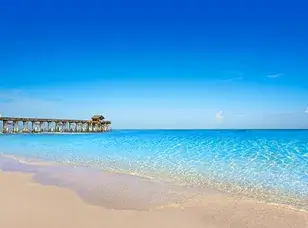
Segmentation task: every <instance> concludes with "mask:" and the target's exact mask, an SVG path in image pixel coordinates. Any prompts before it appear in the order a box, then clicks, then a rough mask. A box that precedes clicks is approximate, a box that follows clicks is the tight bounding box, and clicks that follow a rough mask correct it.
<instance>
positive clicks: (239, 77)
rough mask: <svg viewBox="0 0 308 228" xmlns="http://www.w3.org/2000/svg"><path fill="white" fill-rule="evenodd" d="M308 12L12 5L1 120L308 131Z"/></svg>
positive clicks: (197, 5)
mask: <svg viewBox="0 0 308 228" xmlns="http://www.w3.org/2000/svg"><path fill="white" fill-rule="evenodd" d="M307 4H308V3H305V2H304V1H292V2H291V3H290V2H289V3H285V2H284V1H276V0H275V1H270V2H268V1H258V2H257V3H247V1H202V2H201V1H193V0H192V1H168V0H165V1H153V2H149V1H133V0H131V1H119V0H114V1H91V0H88V1H79V2H78V1H67V0H63V1H49V0H45V1H32V0H28V1H17V0H12V1H5V2H2V3H1V8H0V77H1V83H0V113H1V114H2V115H4V116H29V117H30V116H31V117H32V116H34V117H35V116H36V117H56V118H64V117H67V118H85V119H88V118H89V117H90V116H91V115H92V114H95V113H102V114H103V115H104V116H105V117H106V118H107V119H110V120H112V121H113V127H114V128H308V109H306V107H307V104H308V67H307V66H308V65H307V63H308V42H307V40H308V29H307V28H308V15H307V13H306V9H307V7H308V5H307Z"/></svg>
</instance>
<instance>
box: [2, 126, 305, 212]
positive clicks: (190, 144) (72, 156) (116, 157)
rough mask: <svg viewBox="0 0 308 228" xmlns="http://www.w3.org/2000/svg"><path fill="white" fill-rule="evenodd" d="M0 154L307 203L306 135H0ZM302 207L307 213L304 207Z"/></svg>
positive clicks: (203, 132)
mask: <svg viewBox="0 0 308 228" xmlns="http://www.w3.org/2000/svg"><path fill="white" fill-rule="evenodd" d="M0 145H1V147H0V152H2V153H8V154H13V155H18V156H23V157H33V158H40V159H47V160H53V161H57V162H61V163H69V164H80V165H85V166H90V167H95V168H101V169H104V170H109V171H116V172H125V173H131V174H136V175H140V176H147V177H152V178H158V179H165V180H169V181H174V182H177V183H180V184H183V185H193V186H198V187H202V186H209V185H210V186H212V187H216V188H218V189H219V190H222V191H225V192H232V193H237V194H243V195H247V196H252V197H256V198H259V199H264V200H267V201H271V202H275V203H285V204H289V205H293V206H297V207H301V208H306V207H307V205H308V131H304V130H289V131H288V130H279V131H278V130H277V131H274V130H271V131H265V130H264V131H263V130H262V131H261V130H247V131H243V130H241V131H240V130H238V131H209V130H208V131H207V130H152V131H150V130H149V131H146V130H143V131H142V130H138V131H137V130H136V131H128V130H126V131H113V132H109V133H104V134H78V135H77V134H76V135H73V134H65V135H2V136H0ZM306 209H307V208H306Z"/></svg>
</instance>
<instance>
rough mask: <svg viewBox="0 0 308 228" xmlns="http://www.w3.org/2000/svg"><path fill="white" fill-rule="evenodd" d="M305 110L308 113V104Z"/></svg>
mask: <svg viewBox="0 0 308 228" xmlns="http://www.w3.org/2000/svg"><path fill="white" fill-rule="evenodd" d="M304 112H305V113H307V114H308V105H307V107H306V109H305V111H304Z"/></svg>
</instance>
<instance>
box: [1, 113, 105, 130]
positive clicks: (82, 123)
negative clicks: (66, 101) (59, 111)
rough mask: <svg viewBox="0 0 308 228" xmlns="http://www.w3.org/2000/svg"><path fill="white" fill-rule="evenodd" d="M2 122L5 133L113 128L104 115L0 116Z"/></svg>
mask: <svg viewBox="0 0 308 228" xmlns="http://www.w3.org/2000/svg"><path fill="white" fill-rule="evenodd" d="M1 122H2V123H3V124H2V132H3V133H5V134H6V133H41V132H106V131H110V130H111V121H107V120H105V118H104V117H103V116H102V115H94V116H93V117H92V119H90V120H74V119H53V118H26V117H0V123H1ZM20 125H21V128H20ZM29 125H30V126H29Z"/></svg>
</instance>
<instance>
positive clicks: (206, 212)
mask: <svg viewBox="0 0 308 228" xmlns="http://www.w3.org/2000/svg"><path fill="white" fill-rule="evenodd" d="M0 187H1V192H0V227H5V228H19V227H20V228H21V227H22V228H25V227H31V228H41V227H44V228H51V227H55V228H61V227H63V228H64V227H65V228H70V227H72V228H79V227H83V228H92V227H93V228H95V227H99V228H102V227H106V228H117V227H125V228H130V227H132V228H138V227H140V228H141V227H142V228H151V227H153V228H154V227H155V228H156V227H159V228H164V227H166V228H173V227H174V228H199V227H202V228H214V227H217V228H227V227H231V228H243V227H245V228H246V227H249V228H252V227H254V228H264V227H271V228H286V227H288V228H289V227H294V228H308V213H307V212H302V211H295V210H292V209H288V208H285V207H282V206H277V205H270V204H266V203H260V202H257V201H255V200H239V199H234V198H230V197H226V196H221V195H220V196H216V195H211V196H208V197H207V198H204V199H203V200H202V201H201V202H200V201H198V204H196V203H192V202H187V204H186V205H183V206H182V207H181V208H180V207H168V208H161V209H155V210H149V211H136V210H112V209H107V208H104V207H103V206H93V205H89V204H87V203H86V202H85V201H83V200H82V199H81V198H79V197H78V195H77V194H76V193H75V192H73V191H72V190H69V189H65V188H59V187H56V186H44V185H41V184H38V183H35V182H33V181H32V176H31V175H30V174H23V173H7V172H0Z"/></svg>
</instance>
